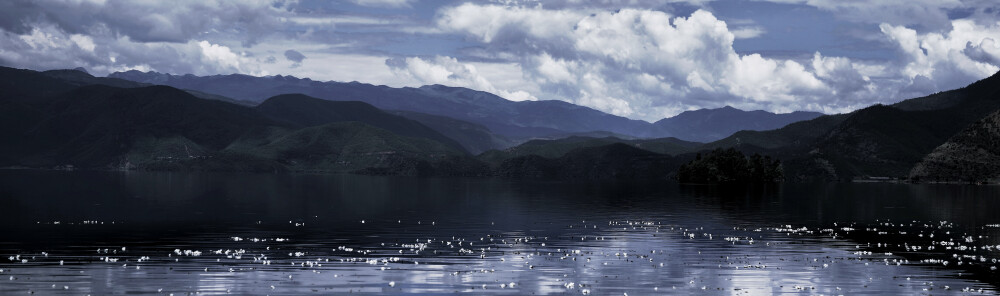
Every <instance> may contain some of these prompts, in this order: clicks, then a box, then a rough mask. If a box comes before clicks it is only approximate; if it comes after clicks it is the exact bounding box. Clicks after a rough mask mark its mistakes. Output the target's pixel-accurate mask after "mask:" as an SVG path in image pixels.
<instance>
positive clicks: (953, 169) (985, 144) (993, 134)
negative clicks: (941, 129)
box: [909, 111, 1000, 182]
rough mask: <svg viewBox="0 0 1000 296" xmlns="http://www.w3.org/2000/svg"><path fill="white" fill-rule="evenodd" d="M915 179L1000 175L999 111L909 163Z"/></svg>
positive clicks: (993, 177)
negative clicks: (914, 163)
mask: <svg viewBox="0 0 1000 296" xmlns="http://www.w3.org/2000/svg"><path fill="white" fill-rule="evenodd" d="M909 177H910V179H914V180H917V181H964V182H980V181H995V180H997V179H1000V111H996V112H993V113H992V114H990V115H988V116H986V117H985V118H983V119H980V120H979V121H976V122H975V123H973V124H972V125H971V126H969V127H967V128H966V129H965V130H963V131H962V132H960V133H958V134H957V135H955V136H953V137H951V138H950V139H948V141H947V142H945V143H944V144H941V146H938V147H937V148H934V151H932V152H931V153H930V154H927V156H925V157H924V159H923V160H922V161H921V162H920V163H919V164H917V165H916V166H914V167H913V170H911V171H910V176H909Z"/></svg>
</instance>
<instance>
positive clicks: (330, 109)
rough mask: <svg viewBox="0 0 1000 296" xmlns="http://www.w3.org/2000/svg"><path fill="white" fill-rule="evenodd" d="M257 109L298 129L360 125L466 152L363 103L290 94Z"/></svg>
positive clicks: (418, 125)
mask: <svg viewBox="0 0 1000 296" xmlns="http://www.w3.org/2000/svg"><path fill="white" fill-rule="evenodd" d="M254 109H256V110H257V111H260V112H261V113H263V114H264V115H266V116H267V117H270V118H271V119H273V120H276V121H281V122H286V123H289V124H291V125H294V126H298V127H310V126H317V125H324V124H328V123H335V122H348V121H357V122H363V123H366V124H368V125H371V126H374V127H377V128H381V129H384V130H387V131H390V132H392V133H395V134H397V135H400V136H405V137H415V138H426V139H430V140H433V141H437V142H440V143H443V144H445V145H448V146H451V147H452V148H455V149H456V150H460V151H461V150H464V148H462V145H460V144H459V143H458V142H456V141H455V140H452V139H451V138H448V137H446V136H444V135H442V134H441V133H439V132H437V131H435V130H433V129H431V128H429V127H427V126H425V125H423V124H421V123H420V122H417V121H414V120H411V119H407V118H405V117H401V116H398V115H393V114H389V113H386V112H384V111H382V110H379V109H378V108H375V107H374V106H372V105H369V104H367V103H364V102H357V101H341V102H337V101H327V100H321V99H317V98H313V97H309V96H306V95H302V94H288V95H278V96H274V97H271V98H269V99H267V100H265V101H264V102H263V103H261V104H260V105H257V107H254Z"/></svg>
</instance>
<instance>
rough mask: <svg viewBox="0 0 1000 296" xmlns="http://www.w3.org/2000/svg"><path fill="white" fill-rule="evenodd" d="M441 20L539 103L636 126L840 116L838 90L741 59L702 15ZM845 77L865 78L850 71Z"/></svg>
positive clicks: (755, 59)
mask: <svg viewBox="0 0 1000 296" xmlns="http://www.w3.org/2000/svg"><path fill="white" fill-rule="evenodd" d="M440 14H441V18H440V20H439V21H438V24H439V26H441V27H442V29H445V30H449V31H452V32H459V33H463V34H466V35H467V36H469V37H470V38H471V39H473V40H476V41H478V42H480V43H481V44H482V45H483V48H484V49H485V51H486V53H485V54H487V55H490V54H491V55H492V57H494V58H506V59H509V60H511V62H515V63H518V64H520V65H521V69H522V71H523V73H522V74H523V76H524V78H525V85H532V84H535V85H537V86H536V87H537V88H538V89H540V90H541V91H542V92H541V93H535V95H536V96H538V97H540V98H543V99H561V100H566V101H570V102H574V103H577V104H581V105H584V106H588V107H593V108H595V109H598V110H602V111H605V112H609V113H613V114H617V115H623V116H629V117H633V118H643V119H647V120H657V119H660V118H662V117H664V116H669V115H673V114H676V113H678V112H680V111H684V110H687V109H690V108H694V107H719V106H722V105H732V106H737V107H743V108H750V109H769V110H774V111H791V110H799V109H812V110H818V111H830V110H833V108H836V107H837V106H831V107H825V106H823V105H822V104H819V103H818V102H820V101H822V100H823V99H826V98H828V97H829V96H830V94H832V93H834V92H835V90H836V89H838V88H843V87H842V86H840V85H838V84H837V83H842V81H840V80H835V79H825V78H822V77H818V76H817V74H816V73H814V70H813V69H812V67H808V66H812V65H810V64H806V65H803V64H801V63H799V62H798V61H793V60H780V59H772V58H766V57H763V56H761V55H757V54H751V55H739V54H737V53H736V52H735V50H734V49H733V42H734V40H735V39H736V34H734V33H733V32H732V31H730V30H729V28H728V26H727V24H726V23H725V22H723V21H721V20H719V19H717V18H716V17H715V16H714V15H713V14H712V13H710V12H708V11H704V10H699V11H696V12H694V13H692V14H691V15H690V16H688V17H675V16H672V15H669V14H667V13H664V12H661V11H652V10H637V9H622V10H619V11H617V12H607V11H599V12H591V13H586V12H583V11H579V10H546V9H542V8H539V7H537V6H536V7H509V6H497V5H475V4H463V5H460V6H457V7H454V8H449V9H445V10H443V11H442V12H441V13H440ZM762 33H763V32H750V33H747V32H744V33H741V34H744V36H743V37H751V36H750V35H759V34H762ZM481 54H482V53H481ZM843 61H846V62H847V63H848V64H849V65H851V63H850V61H849V60H847V59H843ZM838 71H840V72H844V71H854V72H853V75H855V76H857V77H861V76H862V75H860V74H858V73H857V70H855V69H854V68H853V67H846V68H843V67H842V68H838ZM828 72H830V71H828ZM840 72H837V73H840ZM860 81H862V82H863V83H867V82H866V80H863V79H862V80H860ZM850 82H856V80H851V81H850Z"/></svg>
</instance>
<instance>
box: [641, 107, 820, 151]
mask: <svg viewBox="0 0 1000 296" xmlns="http://www.w3.org/2000/svg"><path fill="white" fill-rule="evenodd" d="M820 116H823V113H819V112H806V111H795V112H792V113H778V114H775V113H771V112H767V111H763V110H755V111H743V110H740V109H736V108H733V107H730V106H725V107H722V108H717V109H699V110H694V111H684V112H682V113H681V114H678V115H677V116H674V117H670V118H664V119H661V120H659V121H657V122H655V123H653V126H654V127H655V128H656V129H660V130H661V131H662V133H663V134H668V135H671V136H672V137H675V138H678V139H684V140H687V141H694V142H703V143H704V142H711V141H715V140H719V139H722V138H725V137H728V136H730V135H732V134H733V133H735V132H738V131H741V130H754V131H766V130H773V129H777V128H781V127H784V126H786V125H788V124H790V123H794V122H798V121H803V120H810V119H813V118H816V117H820Z"/></svg>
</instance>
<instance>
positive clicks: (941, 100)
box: [704, 73, 1000, 179]
mask: <svg viewBox="0 0 1000 296" xmlns="http://www.w3.org/2000/svg"><path fill="white" fill-rule="evenodd" d="M997 109H1000V73H998V74H994V75H993V76H991V77H988V78H986V79H983V80H980V81H977V82H975V83H972V84H970V85H969V86H967V87H964V88H961V89H956V90H951V91H946V92H941V93H937V94H934V95H930V96H926V97H921V98H915V99H910V100H906V101H903V102H900V103H897V104H894V105H892V106H884V105H875V106H872V107H868V108H865V109H861V110H857V111H854V112H851V113H848V114H841V115H828V116H821V117H818V118H815V119H813V120H808V121H802V122H797V123H793V124H790V125H788V126H786V127H784V128H781V129H777V130H773V131H765V132H746V131H743V132H738V133H736V134H733V135H732V136H730V137H727V138H725V139H723V140H719V141H716V142H713V143H709V144H707V145H706V146H705V147H704V148H724V147H729V146H735V147H758V148H764V149H767V150H769V151H770V152H771V153H772V154H775V155H778V156H779V157H781V158H782V159H783V160H787V161H786V162H785V165H786V168H788V169H787V172H788V174H786V175H787V176H789V177H792V178H795V177H798V178H814V177H817V176H819V177H821V178H832V179H849V178H852V177H855V176H889V177H906V176H907V175H909V173H910V170H911V168H913V166H914V165H916V164H917V163H918V162H920V161H921V159H923V158H924V156H925V155H927V154H928V153H930V152H931V151H932V150H933V149H935V147H938V146H940V145H941V144H943V143H944V142H945V141H946V140H947V139H948V138H949V137H951V136H953V135H955V134H956V133H958V132H959V131H961V130H962V129H963V128H965V127H967V126H969V125H970V124H971V123H972V122H973V121H975V120H976V119H979V118H983V117H985V116H986V115H987V114H988V113H990V112H993V111H994V110H997Z"/></svg>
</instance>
